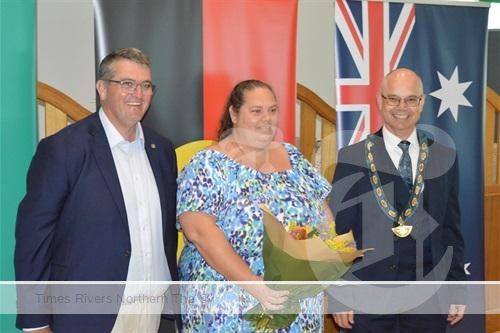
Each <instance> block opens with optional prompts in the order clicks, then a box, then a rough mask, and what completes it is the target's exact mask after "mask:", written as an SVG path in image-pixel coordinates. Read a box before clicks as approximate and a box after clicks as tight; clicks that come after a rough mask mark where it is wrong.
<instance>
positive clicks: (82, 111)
mask: <svg viewBox="0 0 500 333" xmlns="http://www.w3.org/2000/svg"><path fill="white" fill-rule="evenodd" d="M36 88H37V94H36V95H37V96H36V97H37V99H38V100H39V101H41V102H42V103H48V104H51V105H53V106H55V107H56V108H58V109H59V110H61V111H63V112H64V113H66V114H67V115H68V117H69V118H71V119H72V120H74V121H78V120H81V119H83V118H85V117H87V116H89V115H91V114H92V112H90V111H89V110H87V109H86V108H84V107H83V106H81V105H80V104H79V103H78V102H76V101H75V100H74V99H72V98H71V97H69V96H68V95H66V94H64V93H62V92H60V91H59V90H57V89H55V88H53V87H51V86H49V85H48V84H45V83H43V82H40V81H38V82H37V84H36Z"/></svg>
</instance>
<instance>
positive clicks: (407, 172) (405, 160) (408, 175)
mask: <svg viewBox="0 0 500 333" xmlns="http://www.w3.org/2000/svg"><path fill="white" fill-rule="evenodd" d="M398 147H399V148H401V150H402V151H403V155H402V156H401V159H400V160H399V165H398V171H399V174H400V175H401V178H403V181H404V182H405V184H406V186H407V187H408V189H409V190H410V191H411V190H412V186H413V175H412V170H411V158H410V153H409V152H408V149H409V148H410V142H408V141H406V140H403V141H401V142H400V143H398Z"/></svg>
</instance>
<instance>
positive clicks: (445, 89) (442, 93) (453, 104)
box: [430, 66, 472, 122]
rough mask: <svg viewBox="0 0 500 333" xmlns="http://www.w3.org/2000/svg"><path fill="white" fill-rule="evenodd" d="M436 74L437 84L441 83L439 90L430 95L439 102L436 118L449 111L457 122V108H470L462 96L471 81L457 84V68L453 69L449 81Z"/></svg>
mask: <svg viewBox="0 0 500 333" xmlns="http://www.w3.org/2000/svg"><path fill="white" fill-rule="evenodd" d="M437 74H438V77H439V82H440V83H441V89H439V90H436V91H433V92H431V93H430V95H431V96H434V97H436V98H439V99H440V100H441V105H440V106H439V112H438V115H437V116H438V118H439V117H440V116H441V115H442V114H443V113H444V112H445V111H446V110H448V109H449V110H450V112H451V114H452V115H453V118H455V122H458V106H459V105H463V106H472V105H471V104H470V103H469V101H468V100H467V98H465V96H464V92H465V90H467V88H468V87H469V86H470V84H471V83H472V81H469V82H462V83H459V82H458V66H457V67H455V70H454V71H453V74H452V75H451V77H450V79H449V80H448V79H447V78H445V77H444V76H443V74H441V73H440V72H437Z"/></svg>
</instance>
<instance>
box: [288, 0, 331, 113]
mask: <svg viewBox="0 0 500 333" xmlns="http://www.w3.org/2000/svg"><path fill="white" fill-rule="evenodd" d="M333 11H334V2H333V0H299V12H298V28H297V82H299V83H301V84H303V85H305V86H306V87H308V88H309V89H311V90H312V91H314V92H315V93H316V94H318V95H319V96H320V97H321V98H322V99H323V100H324V101H325V102H327V103H328V104H330V106H332V107H334V106H335V69H334V68H335V58H334V53H333V52H334V51H333V50H334V42H335V40H334V38H335V26H334V21H333V18H334V14H333Z"/></svg>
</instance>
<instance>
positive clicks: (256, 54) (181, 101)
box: [94, 0, 297, 146]
mask: <svg viewBox="0 0 500 333" xmlns="http://www.w3.org/2000/svg"><path fill="white" fill-rule="evenodd" d="M94 12H95V35H96V38H95V43H96V48H95V49H96V64H98V63H99V62H100V61H101V59H102V58H103V57H104V56H105V55H106V54H108V53H110V52H111V51H113V50H115V49H118V48H122V47H137V48H139V49H141V50H142V51H144V52H145V53H146V54H148V55H149V56H150V58H151V63H152V73H153V81H154V82H155V84H156V85H157V90H156V93H155V97H154V98H153V103H152V105H151V108H150V111H149V113H148V114H147V115H146V117H145V119H144V123H145V124H146V125H148V126H149V127H152V128H154V129H155V130H157V131H158V132H159V133H161V134H163V135H164V136H166V137H168V138H170V139H171V140H172V141H173V142H174V144H175V145H176V146H179V145H181V144H184V143H187V142H190V141H195V140H200V139H216V133H217V129H218V127H219V120H220V116H221V114H222V110H223V107H224V103H225V100H226V98H227V96H228V95H229V92H230V91H231V89H232V87H233V86H234V85H235V84H236V83H237V82H239V81H241V80H246V79H250V78H254V79H260V80H263V81H266V82H268V83H270V84H271V85H272V86H273V87H274V89H275V91H276V94H277V95H278V103H279V105H280V109H281V120H280V129H281V133H282V135H283V136H282V137H279V138H278V140H284V141H288V142H293V140H294V137H295V134H294V127H295V124H294V114H295V111H294V110H295V54H296V29H297V1H296V0H273V1H264V0H255V1H248V0H184V1H179V0H148V1H145V0H144V1H140V0H94ZM96 67H97V66H96Z"/></svg>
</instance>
